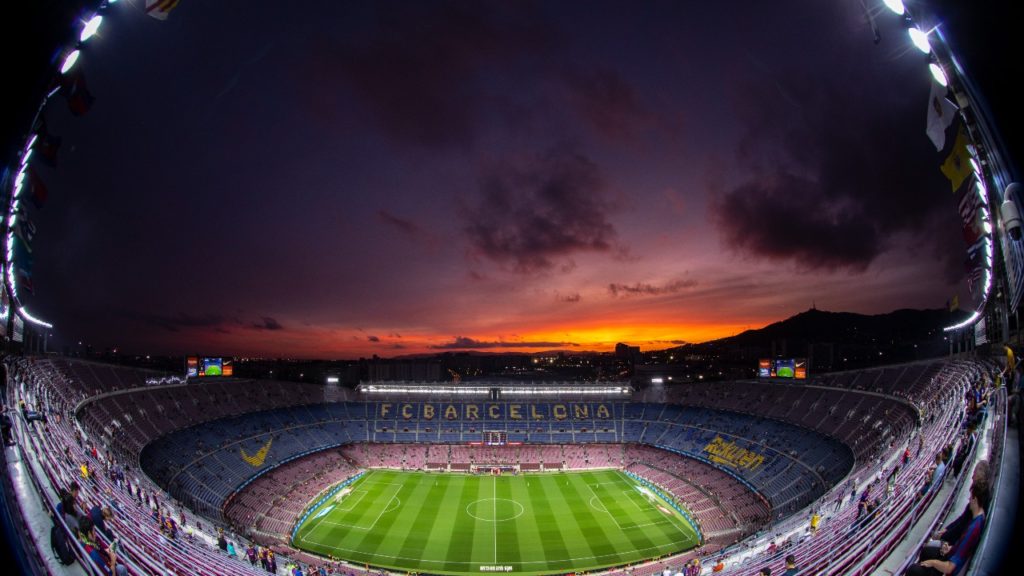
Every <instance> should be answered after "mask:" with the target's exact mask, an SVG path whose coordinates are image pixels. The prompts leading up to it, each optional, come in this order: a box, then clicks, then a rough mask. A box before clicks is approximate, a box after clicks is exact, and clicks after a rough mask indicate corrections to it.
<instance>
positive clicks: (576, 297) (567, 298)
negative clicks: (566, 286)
mask: <svg viewBox="0 0 1024 576" xmlns="http://www.w3.org/2000/svg"><path fill="white" fill-rule="evenodd" d="M555 299H556V300H558V301H559V302H569V303H570V304H575V303H577V302H579V301H580V300H582V299H583V297H582V296H580V293H579V292H573V293H572V294H556V295H555Z"/></svg>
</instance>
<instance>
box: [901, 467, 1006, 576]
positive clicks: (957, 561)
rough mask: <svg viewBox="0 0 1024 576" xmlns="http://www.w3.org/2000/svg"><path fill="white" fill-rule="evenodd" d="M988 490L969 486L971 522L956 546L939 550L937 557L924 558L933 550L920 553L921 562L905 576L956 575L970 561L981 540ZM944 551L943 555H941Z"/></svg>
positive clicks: (982, 487)
mask: <svg viewBox="0 0 1024 576" xmlns="http://www.w3.org/2000/svg"><path fill="white" fill-rule="evenodd" d="M988 501H989V490H988V486H987V485H984V484H974V485H972V486H971V500H970V503H969V504H968V505H969V506H970V509H971V521H970V523H969V524H968V525H967V527H966V528H965V529H964V532H963V534H961V535H960V538H959V539H957V541H956V544H954V545H953V546H951V547H949V546H948V545H947V546H944V547H942V548H940V549H939V557H931V558H927V557H925V556H926V554H927V555H931V551H932V550H934V548H931V547H928V548H924V549H922V551H921V562H920V563H918V564H914V565H912V566H910V568H908V569H907V571H906V573H905V574H906V575H907V576H939V575H940V574H942V575H947V576H948V575H949V574H957V573H959V572H960V571H961V570H963V568H964V566H966V565H967V563H968V562H969V561H970V560H971V556H973V555H974V550H975V548H977V547H978V541H979V540H980V539H981V530H982V528H983V527H984V525H985V509H986V508H987V507H988ZM943 550H945V554H943Z"/></svg>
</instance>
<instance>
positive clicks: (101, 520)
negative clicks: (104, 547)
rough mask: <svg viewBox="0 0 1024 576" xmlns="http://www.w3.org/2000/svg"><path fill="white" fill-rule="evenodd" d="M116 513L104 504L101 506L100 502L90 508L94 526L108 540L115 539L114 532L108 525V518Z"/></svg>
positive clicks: (90, 517)
mask: <svg viewBox="0 0 1024 576" xmlns="http://www.w3.org/2000/svg"><path fill="white" fill-rule="evenodd" d="M113 516H114V513H113V512H111V511H110V508H109V507H107V506H104V507H102V508H100V506H99V504H97V505H95V506H93V507H92V508H90V509H89V519H90V520H92V524H93V526H95V527H96V529H97V530H99V531H100V534H103V537H104V538H106V539H107V540H113V539H114V534H113V532H111V531H110V528H108V527H107V520H110V519H111V518H113Z"/></svg>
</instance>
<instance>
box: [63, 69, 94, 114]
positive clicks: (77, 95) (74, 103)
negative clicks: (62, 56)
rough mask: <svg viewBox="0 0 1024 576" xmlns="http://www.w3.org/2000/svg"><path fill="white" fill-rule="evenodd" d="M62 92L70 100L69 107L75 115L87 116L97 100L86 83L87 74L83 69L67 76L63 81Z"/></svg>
mask: <svg viewBox="0 0 1024 576" xmlns="http://www.w3.org/2000/svg"><path fill="white" fill-rule="evenodd" d="M60 90H61V93H62V94H63V95H64V98H65V99H66V100H67V101H68V109H70V110H71V113H72V114H74V115H75V116H85V114H86V113H88V112H89V109H90V108H92V103H93V102H95V101H96V98H95V97H93V95H92V93H91V92H89V88H88V87H87V86H86V85H85V75H84V74H82V72H81V71H79V72H77V73H75V74H73V75H71V76H65V77H64V79H63V80H62V81H61V88H60Z"/></svg>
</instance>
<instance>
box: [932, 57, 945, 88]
mask: <svg viewBox="0 0 1024 576" xmlns="http://www.w3.org/2000/svg"><path fill="white" fill-rule="evenodd" d="M928 69H929V70H931V71H932V78H935V81H936V82H938V83H939V84H941V85H942V86H949V79H947V78H946V73H945V72H943V71H942V66H939V65H938V64H936V63H935V62H932V63H931V64H929V65H928Z"/></svg>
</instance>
